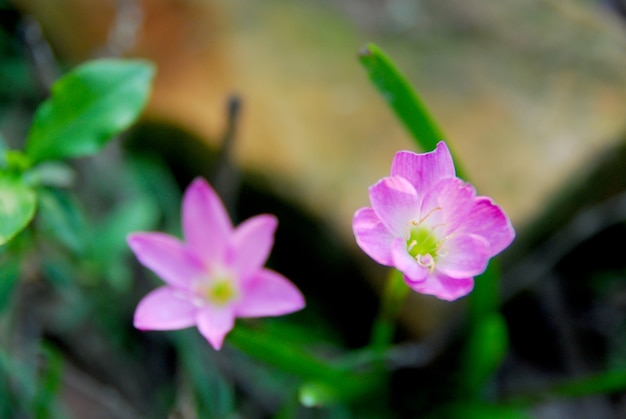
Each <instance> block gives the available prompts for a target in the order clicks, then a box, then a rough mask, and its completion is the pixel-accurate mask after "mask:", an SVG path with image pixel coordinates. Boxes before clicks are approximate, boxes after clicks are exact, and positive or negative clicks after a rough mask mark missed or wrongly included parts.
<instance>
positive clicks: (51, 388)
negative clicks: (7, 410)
mask: <svg viewBox="0 0 626 419" xmlns="http://www.w3.org/2000/svg"><path fill="white" fill-rule="evenodd" d="M41 352H42V355H43V357H41V358H42V359H43V360H45V362H44V365H43V367H42V371H41V373H40V376H39V380H38V383H37V392H36V393H35V398H34V400H33V410H34V411H35V417H36V418H37V419H46V418H57V417H59V414H58V412H57V410H58V409H57V407H56V395H57V393H58V391H59V386H60V384H61V374H62V372H63V358H62V356H61V354H60V353H59V352H58V351H57V350H55V349H54V348H52V347H51V346H50V345H42V348H41Z"/></svg>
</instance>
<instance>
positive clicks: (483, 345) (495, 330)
mask: <svg viewBox="0 0 626 419" xmlns="http://www.w3.org/2000/svg"><path fill="white" fill-rule="evenodd" d="M508 343H509V336H508V330H507V326H506V322H505V320H504V318H503V317H502V315H501V314H500V313H498V312H495V311H494V312H492V313H489V314H487V315H485V316H483V317H482V318H481V320H480V321H479V322H477V323H476V324H474V325H473V327H472V329H471V330H470V335H469V338H468V340H467V343H466V348H465V354H464V355H465V359H464V360H463V368H462V370H461V376H460V379H461V380H462V387H461V388H460V390H461V392H462V393H463V394H462V396H467V395H470V393H472V392H473V393H476V392H478V391H479V390H480V389H481V388H482V386H483V384H484V383H485V382H486V381H487V380H488V379H489V378H490V377H492V376H493V374H494V372H495V371H496V369H497V368H498V367H499V366H500V363H501V362H502V360H503V359H504V356H505V355H506V352H507V350H508Z"/></svg>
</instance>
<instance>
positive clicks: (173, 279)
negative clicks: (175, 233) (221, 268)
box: [126, 233, 204, 288]
mask: <svg viewBox="0 0 626 419" xmlns="http://www.w3.org/2000/svg"><path fill="white" fill-rule="evenodd" d="M126 241H127V242H128V245H129V246H130V248H131V249H132V251H133V252H135V256H137V259H139V262H141V264H142V265H144V266H146V267H147V268H149V269H151V270H152V271H154V273H156V274H157V275H158V276H159V277H160V278H161V279H162V280H164V281H165V282H167V283H168V284H169V285H172V286H175V287H181V288H187V287H188V285H189V283H190V281H191V280H193V279H194V278H197V277H198V276H202V275H203V274H204V269H203V266H202V263H201V262H200V261H199V260H198V258H197V257H196V256H195V255H194V253H193V252H191V251H190V250H189V249H187V248H186V247H185V246H184V244H183V243H181V242H180V241H179V240H178V239H176V238H174V237H172V236H169V235H167V234H163V233H132V234H129V235H128V237H127V239H126Z"/></svg>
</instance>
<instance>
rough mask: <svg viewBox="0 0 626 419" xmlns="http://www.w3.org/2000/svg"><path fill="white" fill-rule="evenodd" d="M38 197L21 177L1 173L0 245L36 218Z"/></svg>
mask: <svg viewBox="0 0 626 419" xmlns="http://www.w3.org/2000/svg"><path fill="white" fill-rule="evenodd" d="M36 201H37V200H36V196H35V191H33V190H32V189H31V188H30V187H28V185H26V184H25V183H24V182H23V180H22V179H21V178H20V177H19V176H15V175H12V174H8V173H6V172H0V245H3V244H5V243H6V242H8V241H9V240H11V239H12V238H13V236H15V235H16V234H17V233H19V232H20V231H22V230H23V229H24V228H25V227H26V226H27V225H28V223H29V222H30V220H32V218H33V217H34V216H35V207H36Z"/></svg>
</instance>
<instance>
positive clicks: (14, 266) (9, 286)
mask: <svg viewBox="0 0 626 419" xmlns="http://www.w3.org/2000/svg"><path fill="white" fill-rule="evenodd" d="M1 263H2V265H1V266H2V269H0V313H2V312H3V311H4V310H5V309H6V307H7V306H8V305H9V303H10V302H11V297H12V296H13V291H14V290H15V286H16V285H17V283H18V280H19V273H20V271H19V260H17V259H15V258H11V259H9V258H2V261H1Z"/></svg>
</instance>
